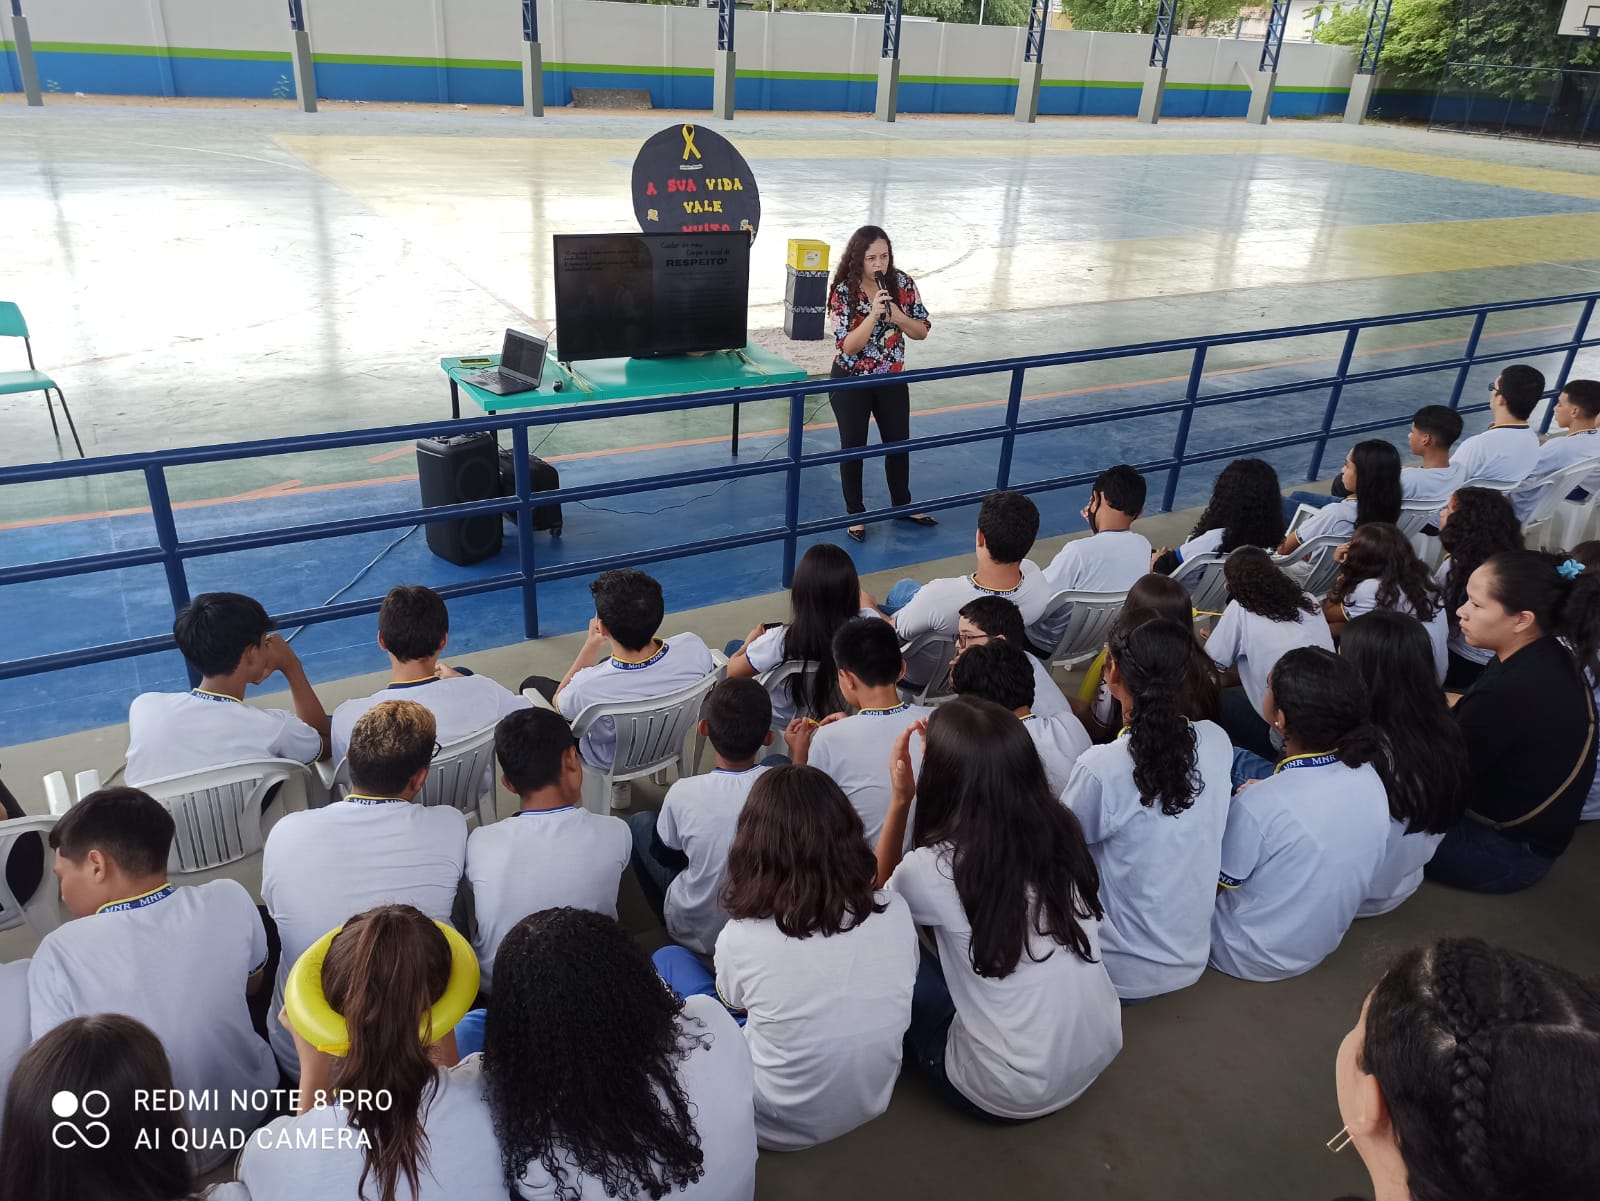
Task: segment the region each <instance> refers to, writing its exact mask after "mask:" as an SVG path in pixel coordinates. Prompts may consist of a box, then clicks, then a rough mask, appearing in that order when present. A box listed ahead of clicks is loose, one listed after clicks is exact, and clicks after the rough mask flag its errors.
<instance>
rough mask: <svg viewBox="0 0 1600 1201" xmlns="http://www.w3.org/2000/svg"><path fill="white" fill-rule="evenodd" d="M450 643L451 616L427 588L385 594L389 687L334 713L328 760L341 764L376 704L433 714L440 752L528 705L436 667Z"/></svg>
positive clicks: (381, 617) (484, 680)
mask: <svg viewBox="0 0 1600 1201" xmlns="http://www.w3.org/2000/svg"><path fill="white" fill-rule="evenodd" d="M449 641H450V613H449V611H448V610H447V609H446V608H445V606H444V600H443V599H442V598H441V597H440V596H439V594H438V593H437V592H435V591H434V590H433V589H432V588H424V587H422V586H421V585H420V584H403V585H401V586H400V587H398V588H391V589H389V594H388V595H387V596H385V597H384V598H383V607H382V608H381V609H379V610H378V645H379V646H380V647H382V648H383V650H384V652H385V653H386V654H387V655H388V656H389V677H390V683H389V684H387V685H386V686H385V687H383V688H381V689H380V690H379V691H377V692H374V693H373V694H372V695H371V696H365V697H361V698H359V699H357V700H351V701H345V702H344V704H342V705H340V706H339V707H338V708H337V709H335V710H334V711H333V759H334V762H336V763H337V762H338V761H339V760H341V759H343V758H344V753H345V749H346V748H347V747H348V746H349V745H350V728H351V727H352V726H354V725H355V724H356V719H357V718H359V717H360V716H361V715H362V714H363V713H365V712H366V711H367V710H368V709H370V708H372V706H374V705H376V704H378V703H380V702H381V701H416V702H417V703H418V704H419V705H423V706H425V707H426V708H427V710H428V712H430V713H432V714H433V720H434V722H435V723H436V724H437V725H438V728H439V741H440V742H441V743H443V744H444V745H445V746H449V745H450V744H451V743H454V742H460V741H461V740H462V739H463V738H469V737H471V736H472V735H474V734H479V733H482V732H483V731H484V730H487V729H488V728H489V727H490V726H492V725H494V724H495V722H497V721H499V720H500V719H501V718H502V717H504V716H505V715H506V714H507V713H510V712H512V711H513V710H516V709H526V708H527V707H528V705H529V703H530V702H529V701H528V699H527V698H526V697H523V696H518V695H517V694H516V693H515V692H512V691H511V690H510V689H509V688H506V687H504V686H502V685H500V684H497V683H495V682H494V681H493V680H491V679H490V678H489V677H488V676H478V675H473V674H472V673H471V672H461V671H457V670H456V669H455V668H453V667H449V666H447V665H445V664H443V663H441V662H439V656H440V655H442V654H444V648H445V646H446V645H447V644H448V643H449Z"/></svg>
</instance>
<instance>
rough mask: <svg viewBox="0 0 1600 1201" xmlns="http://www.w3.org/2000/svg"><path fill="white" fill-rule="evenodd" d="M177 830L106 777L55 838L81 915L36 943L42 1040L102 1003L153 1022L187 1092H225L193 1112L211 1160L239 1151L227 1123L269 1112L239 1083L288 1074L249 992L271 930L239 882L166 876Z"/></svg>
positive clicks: (241, 1123) (35, 1014)
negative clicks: (254, 1013)
mask: <svg viewBox="0 0 1600 1201" xmlns="http://www.w3.org/2000/svg"><path fill="white" fill-rule="evenodd" d="M172 835H173V821H172V815H171V814H170V813H168V812H167V809H166V807H165V806H163V805H162V804H161V803H160V802H158V801H155V800H153V799H151V798H150V797H148V796H146V795H145V794H144V793H142V792H139V791H137V790H136V789H133V788H103V789H101V790H100V791H99V792H94V793H91V794H89V795H88V796H86V797H84V798H83V800H81V801H79V802H78V803H77V804H76V805H74V806H72V808H70V809H68V810H67V811H66V813H64V814H63V815H62V816H61V820H60V821H58V822H57V823H56V824H55V827H54V828H53V829H52V830H51V831H50V846H51V847H52V848H53V849H54V851H55V853H56V875H57V876H59V877H60V879H61V899H62V901H63V902H65V904H66V906H67V908H68V909H69V910H71V912H72V915H73V917H74V918H76V919H77V920H76V921H71V922H68V923H67V924H66V925H64V926H60V927H58V928H56V929H55V930H53V931H51V932H50V933H49V934H47V935H46V936H45V938H44V941H43V942H42V943H40V944H39V949H38V950H37V951H35V952H34V953H33V963H32V965H31V966H30V967H29V969H28V1010H29V1025H30V1027H31V1029H32V1032H33V1036H34V1037H35V1038H40V1037H43V1035H45V1034H46V1033H47V1032H49V1031H50V1030H53V1029H54V1028H55V1027H57V1026H59V1025H61V1023H63V1022H66V1021H69V1020H70V1019H72V1018H76V1017H87V1016H89V1015H91V1014H96V1013H125V1014H127V1015H128V1016H130V1017H133V1018H137V1019H138V1020H139V1021H141V1022H143V1023H145V1024H146V1025H147V1026H149V1027H150V1028H151V1030H153V1031H155V1033H156V1036H157V1037H158V1038H160V1039H161V1042H162V1045H163V1046H165V1047H166V1050H167V1056H168V1058H169V1059H171V1061H172V1074H173V1076H174V1078H175V1079H176V1080H177V1082H178V1087H179V1088H180V1089H184V1090H186V1091H194V1092H208V1093H209V1092H210V1090H217V1093H216V1095H217V1096H218V1098H219V1102H218V1105H217V1106H216V1107H214V1108H211V1109H206V1110H199V1109H197V1110H195V1111H194V1113H192V1114H191V1115H190V1118H191V1122H190V1126H191V1129H192V1130H193V1131H194V1132H195V1135H196V1143H195V1145H196V1147H197V1148H200V1150H197V1153H196V1156H195V1162H196V1165H197V1166H198V1167H200V1168H201V1169H202V1170H207V1169H209V1168H211V1167H214V1166H216V1165H217V1164H218V1163H220V1162H221V1161H222V1160H224V1159H226V1158H227V1157H228V1155H229V1150H228V1147H227V1142H226V1137H227V1132H228V1131H229V1130H232V1129H235V1128H239V1129H244V1130H250V1129H254V1128H255V1126H257V1125H258V1124H259V1123H260V1121H261V1120H262V1118H263V1117H264V1116H265V1115H266V1112H267V1107H266V1106H263V1107H261V1108H258V1109H249V1108H242V1109H235V1108H233V1106H232V1104H231V1100H232V1097H233V1095H234V1093H235V1090H237V1091H238V1092H239V1093H249V1092H250V1091H251V1090H254V1089H272V1088H276V1087H277V1084H278V1069H277V1065H276V1064H275V1063H274V1062H273V1060H272V1051H271V1049H270V1048H269V1047H268V1046H267V1044H266V1043H265V1042H263V1041H262V1040H261V1037H260V1036H259V1035H258V1034H257V1033H256V1032H255V1030H254V1029H252V1027H251V1023H250V1007H249V1004H248V1002H247V1001H246V994H247V993H253V992H255V991H256V989H258V988H260V987H261V983H262V971H263V969H264V968H265V967H266V963H267V934H266V930H265V929H264V928H263V927H262V924H261V914H260V912H259V911H258V910H257V909H256V906H255V902H254V901H252V900H251V899H250V894H249V893H247V892H246V891H245V890H244V886H243V885H241V884H240V883H239V882H238V881H237V880H212V881H210V882H208V883H205V884H193V885H186V886H185V887H182V888H178V887H174V886H173V885H172V884H169V883H168V882H167V855H168V853H169V852H170V851H171V849H172ZM219 1136H221V1141H218V1138H219Z"/></svg>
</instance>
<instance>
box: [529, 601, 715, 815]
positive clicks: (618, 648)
mask: <svg viewBox="0 0 1600 1201" xmlns="http://www.w3.org/2000/svg"><path fill="white" fill-rule="evenodd" d="M589 591H590V592H591V593H593V594H594V611H595V615H594V617H593V618H591V619H590V621H589V636H588V637H587V638H585V639H584V642H583V646H582V647H581V648H580V649H579V651H578V655H577V657H576V658H575V659H573V661H572V666H571V667H569V668H567V674H566V675H565V676H563V677H562V679H561V681H560V683H557V682H555V681H554V680H551V679H549V678H548V677H546V676H529V677H528V678H527V679H526V680H524V681H522V686H521V687H520V688H518V689H517V691H518V692H525V691H526V690H527V689H529V688H533V689H535V690H536V691H538V692H539V693H541V694H542V695H543V696H544V698H545V699H546V700H548V701H550V702H551V703H552V704H554V705H555V707H556V709H557V710H559V711H560V713H561V715H562V716H563V717H565V718H566V719H567V720H568V721H576V720H577V719H578V715H579V714H581V713H582V712H583V711H584V710H585V709H587V708H588V707H589V706H590V705H600V704H609V703H615V702H619V701H649V700H655V699H656V698H657V697H663V696H668V695H670V694H671V693H674V692H679V691H681V690H683V689H685V688H687V687H689V686H690V685H691V684H694V683H697V682H698V681H700V680H703V679H705V678H706V676H708V675H710V674H711V673H712V671H714V670H715V669H716V664H715V663H714V662H713V661H712V659H711V652H710V651H709V650H707V649H706V644H705V643H704V642H702V641H700V639H699V637H698V636H696V635H694V634H680V635H678V636H677V637H676V638H674V639H673V640H672V642H671V643H670V644H669V643H667V642H666V641H665V640H663V639H661V638H657V637H656V631H658V630H659V629H660V628H661V622H662V619H663V618H664V617H665V616H666V602H665V601H664V599H663V598H662V595H661V585H660V584H659V583H657V582H656V581H655V580H654V579H652V578H651V577H650V576H647V575H646V574H645V573H644V572H642V571H631V570H623V571H603V572H601V573H600V574H599V575H598V576H596V577H595V578H594V580H593V581H592V582H591V583H590V584H589ZM607 642H609V643H610V644H611V654H610V655H609V656H607V657H606V658H604V659H602V658H601V657H600V650H601V648H602V647H604V646H605V645H606V643H607ZM580 749H581V750H582V751H583V757H584V759H586V760H587V761H588V762H589V763H591V764H593V765H594V766H595V767H599V768H608V767H610V766H611V761H612V759H613V758H615V756H616V750H617V728H616V723H615V722H613V721H612V720H611V719H610V718H609V717H607V718H603V719H601V720H600V721H597V722H595V724H594V725H593V726H591V727H590V729H589V731H588V733H586V734H585V735H584V736H583V740H582V743H581V746H580ZM615 805H616V800H615V799H614V800H613V806H615Z"/></svg>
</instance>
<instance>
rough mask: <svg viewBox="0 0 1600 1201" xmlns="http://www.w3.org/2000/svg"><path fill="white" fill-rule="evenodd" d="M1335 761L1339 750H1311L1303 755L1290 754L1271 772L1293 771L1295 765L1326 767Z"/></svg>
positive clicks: (1337, 759) (1274, 773) (1275, 773)
mask: <svg viewBox="0 0 1600 1201" xmlns="http://www.w3.org/2000/svg"><path fill="white" fill-rule="evenodd" d="M1337 762H1339V752H1338V751H1336V750H1334V751H1312V752H1310V753H1308V754H1304V755H1290V756H1289V757H1288V758H1287V759H1285V760H1284V761H1283V762H1282V763H1280V764H1278V766H1277V767H1275V768H1273V769H1272V774H1273V775H1277V774H1278V773H1279V772H1280V771H1293V770H1294V769H1295V768H1297V767H1327V766H1328V764H1330V763H1337Z"/></svg>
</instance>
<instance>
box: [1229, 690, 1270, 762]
mask: <svg viewBox="0 0 1600 1201" xmlns="http://www.w3.org/2000/svg"><path fill="white" fill-rule="evenodd" d="M1217 724H1218V725H1220V726H1221V727H1222V728H1223V729H1224V730H1226V731H1227V732H1228V738H1229V740H1230V741H1232V743H1233V745H1234V746H1236V747H1239V748H1240V749H1242V750H1246V751H1251V752H1254V753H1255V754H1257V755H1260V756H1261V757H1262V758H1263V759H1276V758H1277V748H1276V747H1274V746H1273V745H1272V727H1271V726H1269V725H1268V724H1267V719H1266V718H1264V717H1262V716H1261V714H1260V713H1258V712H1257V711H1256V707H1255V706H1254V705H1252V704H1251V703H1250V698H1249V696H1247V695H1246V694H1245V690H1244V689H1243V688H1224V689H1223V690H1222V712H1221V713H1220V714H1218V717H1217Z"/></svg>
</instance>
